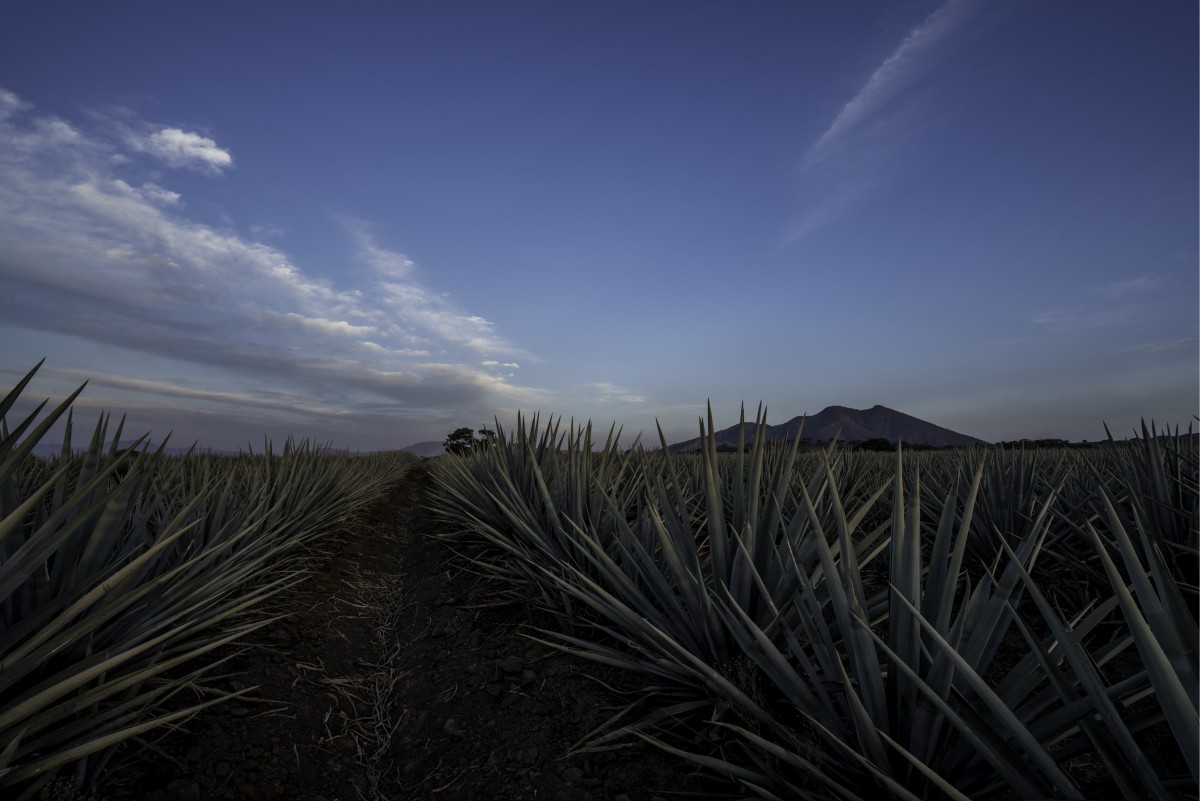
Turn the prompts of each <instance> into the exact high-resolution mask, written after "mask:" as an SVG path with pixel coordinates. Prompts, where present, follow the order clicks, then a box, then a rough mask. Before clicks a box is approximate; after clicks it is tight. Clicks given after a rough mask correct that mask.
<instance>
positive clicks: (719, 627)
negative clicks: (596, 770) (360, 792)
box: [0, 368, 1200, 800]
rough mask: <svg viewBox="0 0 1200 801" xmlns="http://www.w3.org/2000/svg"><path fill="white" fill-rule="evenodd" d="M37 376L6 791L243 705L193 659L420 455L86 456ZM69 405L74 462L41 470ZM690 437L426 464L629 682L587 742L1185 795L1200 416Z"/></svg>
mask: <svg viewBox="0 0 1200 801" xmlns="http://www.w3.org/2000/svg"><path fill="white" fill-rule="evenodd" d="M36 369H37V368H35V369H34V371H31V372H30V373H29V374H28V375H27V376H25V378H24V379H23V380H22V381H21V382H19V383H18V385H17V386H16V387H14V388H13V389H12V390H11V391H10V392H8V393H7V395H5V396H4V397H3V399H2V400H0V796H2V797H4V798H15V799H31V798H35V797H37V796H38V794H39V792H41V790H43V789H44V788H45V786H46V784H47V783H48V782H50V781H51V780H52V779H55V778H56V777H57V778H59V779H61V777H63V776H66V777H68V778H69V780H70V781H71V783H73V784H74V786H75V787H76V788H86V787H88V786H90V785H92V784H93V782H94V781H95V780H96V778H97V777H99V776H102V775H103V774H104V772H105V770H106V768H107V767H109V766H110V763H112V761H113V760H114V758H116V756H117V755H119V753H120V746H121V744H122V743H126V742H127V741H131V740H135V739H136V738H140V737H141V736H142V735H143V734H145V733H146V732H149V731H151V730H153V729H156V728H159V727H163V726H171V725H173V724H175V723H177V722H180V721H182V720H185V719H187V718H188V717H189V716H192V715H195V714H196V713H197V712H200V711H201V710H203V709H204V708H205V707H207V706H211V705H213V704H217V703H220V702H222V701H227V700H230V699H231V698H236V697H238V696H239V695H240V694H241V693H242V692H245V691H239V690H230V691H218V690H215V689H213V688H214V686H216V685H217V684H218V683H217V682H213V681H211V680H209V679H211V677H212V676H214V675H216V674H220V672H221V671H222V669H223V668H222V665H223V664H225V662H226V661H227V660H228V659H230V658H231V656H232V655H236V654H238V650H237V648H236V646H237V645H238V643H239V641H240V640H241V639H242V638H245V637H246V636H247V635H249V634H251V633H252V632H255V631H256V630H258V629H260V628H262V627H263V626H266V625H269V624H271V623H273V622H274V621H275V618H273V617H272V613H271V608H272V607H271V605H270V604H269V603H268V601H269V600H270V599H272V598H273V597H275V596H277V595H278V594H279V593H281V592H282V591H284V590H286V589H288V588H291V587H293V586H295V585H296V584H297V583H298V582H301V581H303V580H304V579H305V578H306V577H307V576H308V574H309V572H310V570H311V567H310V565H311V561H312V560H311V554H312V553H313V552H314V551H315V550H319V548H320V547H321V544H322V543H323V542H324V541H327V540H328V539H329V538H330V536H331V535H332V534H334V533H335V532H337V531H338V530H340V528H341V527H342V526H344V524H345V523H346V522H347V520H349V519H350V518H352V517H353V516H355V515H356V514H359V513H361V512H362V511H363V510H365V509H366V508H368V507H371V506H373V505H375V504H377V502H378V501H379V500H380V499H381V498H382V497H383V496H384V495H385V493H386V492H388V490H389V488H390V487H393V486H395V485H396V484H397V482H400V481H402V480H403V479H404V478H405V477H406V476H411V475H413V468H414V461H415V460H414V459H412V458H407V455H406V454H385V455H379V456H371V457H351V456H349V455H346V454H341V453H337V452H333V451H330V450H328V449H323V448H319V447H314V446H312V445H309V444H307V443H296V442H292V441H289V442H288V443H287V444H286V445H285V446H284V447H283V449H282V451H281V452H279V453H276V452H274V451H273V450H272V448H271V446H270V444H269V443H268V444H266V445H265V446H264V447H263V448H262V449H261V450H260V451H259V452H257V453H256V452H252V451H249V450H248V451H247V452H246V453H244V454H242V455H240V456H237V457H229V456H215V455H208V454H196V453H192V454H188V455H186V456H173V455H169V454H168V453H167V452H166V451H165V449H164V447H163V446H159V447H158V448H151V447H150V446H149V445H147V444H145V440H144V439H143V440H138V441H137V442H136V443H135V444H134V446H133V447H122V446H121V442H122V440H121V435H122V430H121V429H122V426H121V424H116V425H112V423H111V421H110V420H109V419H108V418H106V417H102V418H101V420H100V421H99V422H98V423H97V424H96V426H95V427H94V429H91V430H90V433H89V435H88V436H87V437H86V438H85V442H80V441H78V440H76V441H75V443H74V444H73V440H72V424H73V420H72V416H71V411H70V410H71V404H72V403H73V401H74V400H75V397H76V396H77V395H78V392H76V393H75V395H72V396H71V397H69V398H67V399H66V400H64V401H63V402H62V403H60V404H58V405H57V406H56V407H54V408H47V407H48V404H42V405H41V406H39V407H37V408H36V409H35V410H33V412H32V413H30V414H28V415H27V416H22V417H20V419H17V418H16V417H14V416H13V414H12V412H13V410H14V408H15V406H16V404H17V402H18V400H19V399H20V396H21V394H22V392H24V391H25V390H26V388H27V385H28V384H29V382H30V380H31V379H32V377H33V375H34V373H35V372H36ZM756 422H758V423H759V424H760V425H758V426H757V427H756V428H755V429H754V430H756V431H758V432H763V431H765V426H764V425H761V424H762V423H765V414H764V413H761V412H760V414H759V415H758V416H757V418H756ZM56 425H60V426H62V430H63V431H64V432H65V434H64V437H63V445H62V449H61V452H60V453H59V454H58V455H57V456H55V457H53V458H45V457H39V456H35V455H34V449H35V447H36V446H37V444H38V443H39V442H40V441H41V440H42V439H43V438H44V437H45V436H46V434H47V432H48V431H50V430H51V428H52V427H54V426H56ZM700 428H701V435H702V440H703V441H704V443H705V446H704V447H703V449H702V451H701V452H700V453H699V454H682V455H681V454H672V453H670V452H669V451H668V450H667V449H666V447H665V445H666V442H665V440H663V442H662V445H663V446H664V447H663V448H661V449H658V448H655V449H646V448H640V447H638V448H634V449H631V450H624V449H621V448H619V447H618V445H617V441H618V438H619V436H618V434H617V433H616V432H614V431H610V432H609V434H608V436H607V438H606V440H605V441H604V442H598V441H594V439H593V432H592V429H591V427H590V426H584V427H582V428H579V427H575V426H574V425H571V426H569V427H567V428H566V429H563V428H562V427H561V424H559V423H553V422H552V423H550V424H543V423H542V422H541V421H540V420H539V418H537V417H533V418H529V419H526V418H518V420H517V424H516V426H515V428H514V429H513V430H512V431H511V432H510V431H506V430H505V429H504V428H503V427H502V426H499V425H497V437H496V438H495V440H494V441H492V442H489V443H488V444H486V445H485V446H481V447H479V448H476V449H474V450H472V451H471V452H469V453H467V454H465V455H459V456H445V457H441V458H438V459H436V460H433V461H432V462H431V463H430V472H431V474H432V479H433V481H432V487H431V489H430V491H429V492H430V494H429V497H428V500H427V503H428V504H429V506H430V511H432V513H433V514H434V515H435V516H436V517H437V518H439V519H440V521H441V523H442V526H441V528H440V530H439V531H440V536H441V537H443V538H444V539H446V540H447V541H449V544H450V545H451V546H452V548H453V549H454V550H455V551H457V552H459V553H461V554H465V555H467V557H468V558H469V559H470V560H471V562H473V563H474V565H475V566H477V567H478V568H482V569H483V570H484V571H486V572H487V573H488V574H490V576H491V577H492V579H493V580H498V581H499V582H500V584H499V586H503V587H507V588H509V590H510V592H511V595H512V597H514V598H521V599H528V598H530V597H532V598H536V599H540V602H541V604H542V605H543V606H544V607H545V609H546V610H548V611H549V613H550V614H549V615H548V616H544V617H543V618H542V619H543V620H546V621H552V622H553V625H552V626H544V627H541V628H538V629H536V630H532V631H531V632H530V633H529V635H528V636H530V637H531V638H533V639H535V640H537V641H538V643H540V645H541V646H550V647H552V648H555V649H558V650H559V651H562V652H565V653H567V654H572V655H575V656H579V657H583V658H585V659H588V660H594V661H595V662H600V663H604V664H605V665H607V666H610V667H615V668H617V669H619V670H620V671H622V675H624V676H626V677H627V678H628V679H629V682H630V684H631V686H635V687H637V688H639V692H638V696H639V697H638V698H637V699H636V700H635V701H634V703H632V704H630V705H629V706H628V708H626V709H625V710H623V711H619V712H617V714H616V715H615V716H613V717H612V719H611V720H609V722H608V724H607V725H605V726H602V727H601V728H600V729H597V730H596V731H594V732H593V733H592V735H591V736H590V737H589V738H587V740H586V741H585V742H584V743H583V744H582V745H581V748H582V749H583V750H586V751H591V752H598V751H613V750H615V751H620V750H621V749H624V748H626V747H627V746H628V745H629V744H630V743H637V744H639V745H640V744H642V743H649V744H652V745H654V746H656V747H658V748H661V749H663V750H664V751H666V752H669V753H671V754H674V755H676V756H678V757H680V758H681V759H684V760H689V761H690V762H692V763H694V764H695V765H696V766H697V767H698V769H700V770H702V771H707V772H709V773H710V774H719V775H721V776H723V777H726V778H732V779H733V780H735V781H736V782H737V783H738V784H739V785H740V786H741V787H742V788H743V791H744V794H745V795H747V796H749V797H758V798H766V799H833V798H838V799H864V800H866V799H877V798H881V797H882V798H900V799H942V798H948V799H1033V798H1038V799H1040V798H1067V799H1085V798H1087V799H1092V798H1150V799H1183V798H1195V797H1196V793H1197V778H1198V774H1200V765H1198V762H1200V734H1198V731H1197V729H1198V720H1200V715H1198V708H1200V703H1198V699H1197V690H1198V685H1200V676H1198V667H1197V650H1198V649H1197V639H1198V637H1197V581H1198V580H1197V573H1198V566H1200V559H1198V545H1200V542H1198V540H1200V535H1198V523H1200V486H1198V479H1200V449H1198V447H1197V438H1196V437H1194V436H1193V435H1191V434H1190V432H1189V434H1187V435H1179V434H1178V432H1176V433H1175V434H1173V435H1165V434H1160V433H1159V432H1158V431H1156V430H1155V429H1154V428H1153V427H1150V428H1148V429H1147V428H1144V429H1143V430H1142V431H1141V433H1140V436H1137V437H1134V438H1132V439H1130V440H1127V441H1123V442H1115V441H1110V442H1109V443H1108V445H1106V446H1103V447H1096V448H1092V449H1088V450H1037V451H1004V450H998V449H993V448H977V449H963V450H956V451H944V452H920V453H911V452H907V451H905V450H903V449H900V450H898V451H897V452H896V453H893V454H879V453H864V452H858V451H854V450H850V449H847V448H845V447H842V446H840V445H838V444H837V443H834V444H833V445H830V446H829V447H828V448H825V449H823V450H819V451H816V452H801V451H800V450H799V449H798V447H799V446H798V442H799V440H796V441H795V442H793V443H791V444H789V445H787V446H772V445H768V444H767V443H766V442H764V441H762V440H761V439H759V440H758V441H753V442H746V441H743V443H742V446H741V447H740V448H739V450H738V452H737V453H733V454H726V453H721V454H718V452H717V448H716V443H715V440H714V439H713V436H712V435H713V431H714V427H713V425H712V417H711V414H710V415H709V417H708V420H707V421H706V422H702V423H701V426H700ZM110 429H111V430H110ZM660 438H661V433H660ZM202 679H203V681H202ZM447 725H449V724H447Z"/></svg>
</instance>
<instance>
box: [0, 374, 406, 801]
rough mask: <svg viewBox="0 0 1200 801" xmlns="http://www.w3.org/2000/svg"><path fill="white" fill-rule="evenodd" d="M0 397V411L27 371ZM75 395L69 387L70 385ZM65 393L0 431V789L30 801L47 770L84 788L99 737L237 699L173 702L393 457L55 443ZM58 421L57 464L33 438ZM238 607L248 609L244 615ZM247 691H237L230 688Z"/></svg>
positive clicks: (380, 481) (107, 750)
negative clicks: (251, 456) (63, 773)
mask: <svg viewBox="0 0 1200 801" xmlns="http://www.w3.org/2000/svg"><path fill="white" fill-rule="evenodd" d="M36 370H37V368H36V367H35V368H34V370H32V371H30V373H29V374H28V375H26V376H25V378H24V379H22V381H21V382H19V383H18V384H17V386H15V387H14V388H13V389H12V390H11V391H10V392H8V393H7V395H6V396H5V397H4V399H3V401H0V418H4V417H5V416H6V415H7V414H8V413H9V411H10V410H11V409H12V408H13V406H14V404H15V402H16V400H17V399H18V397H19V395H20V393H21V392H22V391H23V390H24V389H25V388H26V386H27V385H28V383H29V382H30V380H31V379H32V378H33V375H34V373H35V372H36ZM79 391H82V387H81V388H80V390H79ZM79 391H76V392H75V393H74V394H72V395H71V396H70V397H69V398H67V399H66V400H64V401H63V402H62V403H60V404H59V405H58V406H57V407H55V408H54V409H53V410H51V411H50V413H49V414H47V415H45V416H44V417H43V418H42V419H41V420H40V421H38V416H39V414H40V413H41V411H42V410H43V409H44V408H45V404H42V405H41V406H39V407H38V408H37V409H35V410H34V411H33V413H31V414H30V415H28V416H27V417H25V418H24V419H22V420H21V421H20V422H19V423H17V424H16V425H15V426H13V427H12V429H11V430H10V429H9V428H8V426H7V424H6V423H5V424H2V425H0V788H4V789H5V792H6V793H9V794H10V795H8V796H6V797H13V798H19V799H25V798H31V797H33V796H34V795H35V794H36V793H37V792H38V790H39V789H40V788H41V787H42V786H43V785H44V784H45V783H46V782H47V781H49V780H50V779H51V778H52V777H54V775H55V774H56V772H58V771H60V770H62V769H64V768H69V769H71V770H73V772H74V775H75V776H76V779H77V783H78V784H79V785H80V786H82V785H85V784H88V783H90V782H93V781H95V779H96V778H97V777H98V776H99V775H100V773H101V771H102V770H103V768H104V766H105V764H106V763H107V761H108V760H109V759H110V758H111V756H112V754H113V753H114V751H113V747H114V746H115V745H117V744H119V743H121V742H123V741H125V740H127V739H129V738H131V737H135V736H137V735H139V734H141V733H143V732H145V731H147V730H149V729H151V728H153V727H155V726H160V725H163V724H165V723H169V722H171V721H174V720H178V719H180V718H182V717H186V716H188V715H191V714H195V713H196V712H197V711H199V710H200V709H203V708H204V707H206V706H208V705H211V704H213V703H217V702H219V701H222V700H226V699H227V698H232V697H235V696H237V695H240V694H241V693H231V694H229V695H227V696H223V697H222V696H218V697H215V698H212V699H210V700H208V701H205V702H204V703H201V704H197V705H193V706H190V707H187V708H184V709H180V710H177V711H173V712H169V713H167V712H163V711H161V710H162V708H163V704H164V703H165V702H166V701H167V700H168V699H170V698H171V697H172V696H173V695H175V694H177V693H178V692H179V691H180V690H181V689H182V688H184V687H185V686H187V685H188V684H190V683H192V682H194V681H195V679H196V678H197V677H198V676H199V675H200V674H202V673H204V672H205V671H208V670H211V669H212V668H213V667H214V665H216V664H219V660H218V659H217V658H216V657H214V656H212V655H214V654H215V653H216V652H217V649H219V648H221V647H222V646H224V645H227V644H230V643H233V642H235V641H237V640H238V639H239V638H241V637H244V636H245V635H247V634H249V633H250V632H253V631H254V630H256V629H257V628H259V627H261V626H263V625H266V624H267V623H269V622H270V619H264V615H263V614H262V613H261V612H258V613H254V612H255V610H257V609H259V608H261V607H262V604H263V602H264V601H265V600H266V599H267V598H269V597H271V596H272V595H274V594H276V593H278V592H279V591H281V590H283V589H285V588H286V587H288V586H291V585H292V584H294V583H295V582H297V581H299V580H301V579H302V578H303V577H304V575H305V567H304V564H303V563H302V562H301V561H299V560H298V556H299V555H300V551H299V549H300V548H301V547H302V546H304V545H305V544H306V543H309V542H312V541H314V540H315V539H317V538H320V537H322V536H326V535H327V534H328V533H329V532H331V531H332V530H333V529H334V527H335V526H337V524H338V523H339V522H340V521H341V520H343V519H344V518H345V517H346V516H347V515H349V514H351V513H352V512H353V511H354V510H355V509H357V508H361V507H362V506H363V505H364V504H366V503H369V502H371V501H372V500H373V499H374V498H377V497H378V496H379V495H380V494H381V493H382V492H383V491H384V489H385V488H386V487H387V485H388V484H389V483H391V482H393V481H395V480H396V479H397V478H398V477H399V476H400V475H402V474H403V471H404V470H405V469H406V465H407V464H410V462H408V461H407V460H394V461H392V462H391V463H389V464H386V465H385V464H382V463H368V462H365V461H359V462H355V461H353V460H349V459H345V458H341V457H336V456H333V455H331V454H328V453H326V452H323V451H319V450H317V449H313V448H311V447H309V446H308V445H307V444H299V445H297V444H294V443H289V444H288V446H287V447H285V449H284V452H283V453H282V454H281V455H273V454H270V453H267V454H264V455H263V456H262V457H261V458H257V459H255V460H250V461H246V462H239V461H236V460H227V459H226V460H220V459H219V458H218V457H211V456H188V457H184V458H178V457H167V456H165V455H164V451H163V449H162V447H160V448H159V449H158V451H157V452H151V451H149V450H148V449H145V448H140V449H139V447H140V444H141V443H142V442H144V438H142V439H139V440H137V442H136V443H135V445H134V446H133V447H131V448H126V449H120V448H119V446H118V442H119V441H120V435H121V429H122V426H121V425H118V426H117V427H116V429H115V432H114V433H113V435H112V437H111V441H110V440H109V438H108V427H109V418H107V417H102V418H101V420H100V421H99V422H98V424H97V426H96V428H95V430H94V431H93V434H92V436H91V439H90V441H89V444H88V446H87V447H86V448H85V449H84V450H83V451H82V452H81V453H75V452H74V451H73V450H72V448H71V433H72V431H71V425H72V421H71V418H70V411H69V409H70V405H71V403H72V402H73V401H74V399H75V398H76V397H77V396H78V394H79ZM64 415H66V420H65V424H66V425H65V432H64V444H63V448H62V452H61V454H60V456H59V457H57V458H56V459H54V460H49V461H43V460H41V459H37V458H35V457H34V456H32V452H33V448H34V447H35V446H36V444H37V442H38V441H39V439H40V438H41V437H42V436H43V435H44V434H45V433H46V431H48V430H49V429H50V427H51V426H52V425H54V424H55V422H57V421H58V420H60V419H62V418H63V416H64ZM252 613H253V614H252ZM242 692H246V691H242Z"/></svg>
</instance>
